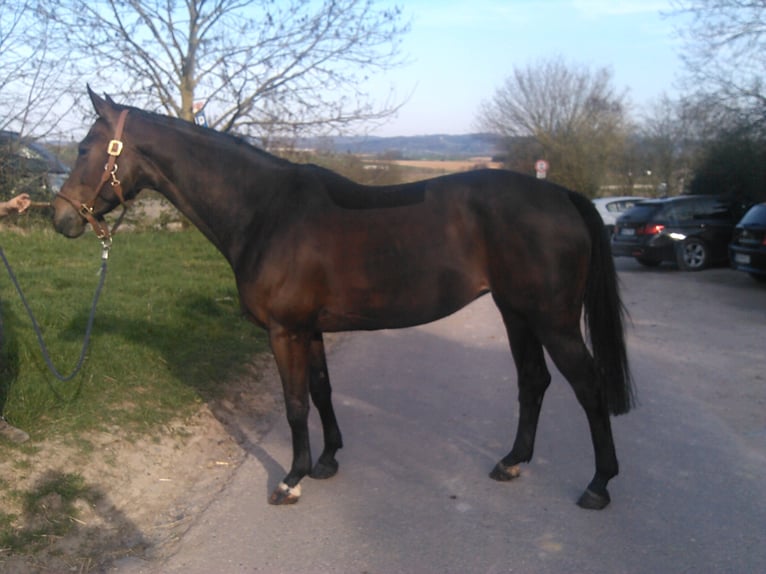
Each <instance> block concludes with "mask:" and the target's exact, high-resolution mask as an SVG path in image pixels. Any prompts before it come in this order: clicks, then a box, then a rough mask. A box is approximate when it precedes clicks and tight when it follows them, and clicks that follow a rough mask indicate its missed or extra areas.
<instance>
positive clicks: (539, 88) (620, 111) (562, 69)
mask: <svg viewBox="0 0 766 574" xmlns="http://www.w3.org/2000/svg"><path fill="white" fill-rule="evenodd" d="M478 122H479V125H480V126H481V127H482V128H483V129H486V130H489V131H492V132H494V133H498V134H500V135H502V136H504V137H506V138H508V139H509V140H516V141H518V139H519V138H529V137H531V138H534V140H535V141H536V143H537V144H538V145H539V146H540V149H541V153H542V154H543V156H544V157H543V159H546V160H548V162H549V165H550V173H549V177H550V179H552V180H554V181H556V182H558V183H561V184H563V185H566V186H568V187H571V188H573V189H577V190H579V191H581V192H583V193H586V194H589V195H596V194H597V193H598V189H599V187H600V185H601V184H602V183H603V179H604V177H605V174H606V172H607V169H608V167H609V164H610V162H611V161H612V160H613V158H614V157H616V156H617V155H619V153H621V150H622V146H623V143H624V137H625V103H624V95H623V94H620V93H618V92H617V91H616V90H615V89H614V88H613V87H612V75H611V72H610V71H609V70H607V69H603V68H602V69H598V70H596V71H591V70H589V69H588V68H586V67H582V66H576V65H569V64H567V63H565V62H564V60H563V59H561V58H555V59H551V60H547V61H541V62H537V63H535V64H532V65H528V66H527V67H525V68H517V69H515V70H514V72H513V74H512V75H511V76H509V77H508V78H507V79H506V80H505V83H504V84H503V85H502V86H501V87H500V88H499V89H498V90H497V91H496V92H495V94H494V96H493V97H492V99H490V100H489V101H487V102H485V103H484V104H483V106H482V108H481V110H480V112H479V118H478ZM531 167H532V166H530V168H531Z"/></svg>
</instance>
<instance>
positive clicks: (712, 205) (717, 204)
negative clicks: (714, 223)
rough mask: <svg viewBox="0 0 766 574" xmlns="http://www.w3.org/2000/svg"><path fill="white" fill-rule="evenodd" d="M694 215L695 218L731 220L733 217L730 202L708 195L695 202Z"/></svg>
mask: <svg viewBox="0 0 766 574" xmlns="http://www.w3.org/2000/svg"><path fill="white" fill-rule="evenodd" d="M692 217H693V218H694V219H714V220H718V221H730V220H731V219H732V214H731V209H730V208H729V204H728V202H725V201H721V200H720V199H715V198H713V197H710V198H707V197H706V198H704V199H701V200H699V201H695V202H694V207H693V214H692Z"/></svg>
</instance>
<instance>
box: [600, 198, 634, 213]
mask: <svg viewBox="0 0 766 574" xmlns="http://www.w3.org/2000/svg"><path fill="white" fill-rule="evenodd" d="M634 205H636V200H633V199H625V200H622V201H612V202H611V203H607V204H606V210H607V211H609V212H611V213H620V212H622V211H626V210H628V209H630V208H631V207H633V206H634Z"/></svg>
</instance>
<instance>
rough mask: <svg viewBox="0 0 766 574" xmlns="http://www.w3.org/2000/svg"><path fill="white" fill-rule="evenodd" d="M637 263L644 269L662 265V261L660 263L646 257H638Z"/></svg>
mask: <svg viewBox="0 0 766 574" xmlns="http://www.w3.org/2000/svg"><path fill="white" fill-rule="evenodd" d="M636 261H638V262H639V263H640V264H641V265H643V266H644V267H658V266H659V264H660V263H662V261H658V260H657V259H647V258H646V257H636Z"/></svg>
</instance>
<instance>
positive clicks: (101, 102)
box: [88, 85, 114, 120]
mask: <svg viewBox="0 0 766 574" xmlns="http://www.w3.org/2000/svg"><path fill="white" fill-rule="evenodd" d="M88 96H90V101H91V102H92V103H93V108H94V109H95V110H96V113H97V114H98V115H99V117H101V118H104V119H105V120H106V119H109V118H110V117H111V116H112V115H113V111H112V106H114V102H113V101H112V99H111V98H110V97H109V96H106V99H104V98H102V97H101V96H99V95H98V94H97V93H96V92H94V91H93V90H92V89H91V88H90V85H89V86H88Z"/></svg>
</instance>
